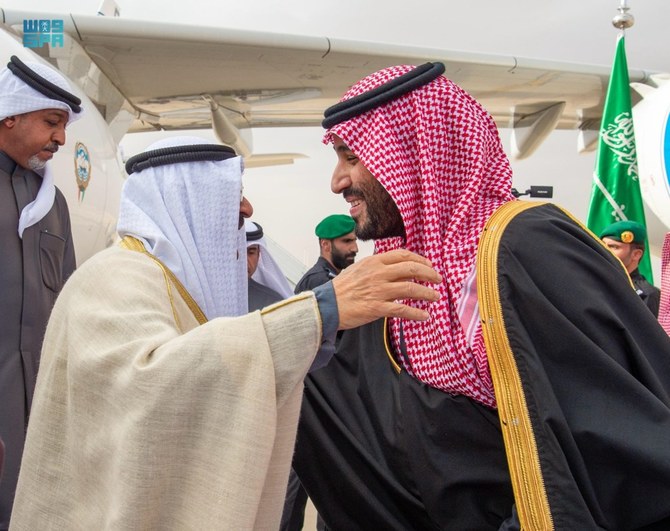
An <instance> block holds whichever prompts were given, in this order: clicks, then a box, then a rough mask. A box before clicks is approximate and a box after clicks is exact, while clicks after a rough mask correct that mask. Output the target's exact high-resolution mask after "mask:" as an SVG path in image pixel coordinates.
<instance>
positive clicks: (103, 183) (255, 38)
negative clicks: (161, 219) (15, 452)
mask: <svg viewBox="0 0 670 531" xmlns="http://www.w3.org/2000/svg"><path fill="white" fill-rule="evenodd" d="M43 20H47V21H62V26H60V25H59V24H60V23H57V24H56V27H57V29H59V28H62V36H59V40H56V41H54V40H53V33H52V34H51V36H48V35H47V36H44V35H42V36H40V35H38V37H37V38H38V41H37V42H38V44H39V39H42V40H43V41H44V42H45V43H46V44H44V45H43V46H41V47H37V48H29V47H26V46H25V45H24V44H26V43H27V44H29V45H32V44H34V43H35V41H34V39H35V38H36V37H35V35H29V33H30V32H28V33H24V23H25V21H29V22H30V21H43ZM27 29H30V27H27ZM33 29H34V28H33ZM59 31H60V30H59ZM26 36H28V37H31V38H32V39H33V41H24V39H25V38H26ZM50 39H52V40H50ZM11 55H17V56H18V57H19V58H21V59H22V60H23V61H46V62H48V63H49V64H51V65H52V66H54V67H56V68H57V69H58V70H60V71H61V73H63V74H64V75H65V76H66V77H67V78H68V79H69V80H70V81H71V83H72V85H73V90H74V92H75V93H76V94H77V95H78V96H79V97H80V98H81V99H82V101H83V105H84V106H85V108H86V111H85V115H84V117H83V118H82V119H80V120H79V121H77V122H75V123H74V124H72V125H71V126H70V127H69V128H68V131H67V143H66V145H65V146H64V147H63V148H61V150H60V151H59V153H58V154H57V155H56V156H55V157H54V159H53V161H52V163H53V164H54V166H55V168H54V170H55V175H56V179H57V185H58V186H59V188H60V189H61V190H62V191H63V193H64V194H65V196H66V198H67V199H68V204H69V206H70V212H71V216H72V223H73V230H74V238H75V246H76V252H77V257H78V261H79V262H81V261H83V260H85V259H86V258H88V257H89V256H90V255H91V254H93V253H94V252H96V251H98V250H100V249H102V248H104V247H105V246H107V245H109V244H110V243H111V242H112V241H113V240H114V238H115V223H116V213H117V210H118V201H119V193H120V189H121V185H122V183H123V180H124V178H125V171H124V169H123V164H122V162H123V161H122V160H121V156H120V155H119V150H118V145H119V142H120V140H121V139H122V138H123V136H124V135H125V134H126V133H129V132H139V131H160V130H165V131H170V130H183V129H204V128H205V129H210V128H211V129H213V131H214V132H215V134H216V136H217V138H219V140H220V141H221V142H222V143H224V144H227V145H230V146H232V147H234V148H235V149H236V151H237V152H238V153H239V154H241V155H242V156H244V157H245V163H246V165H247V167H253V166H261V165H273V164H286V163H291V162H292V161H293V160H294V159H295V158H297V157H300V156H301V155H300V154H299V153H274V154H261V153H256V152H254V150H253V144H252V136H251V132H252V130H253V129H254V128H260V127H287V126H316V125H319V124H320V122H321V120H322V117H323V110H324V109H325V108H327V107H328V106H330V105H332V104H333V103H335V102H336V101H337V100H338V98H339V97H340V96H341V95H342V94H343V93H344V92H345V91H346V90H347V88H348V87H349V86H350V85H351V84H353V83H354V82H355V81H357V80H358V79H360V78H362V77H364V76H366V75H367V74H369V73H371V72H374V71H376V70H379V69H381V68H384V67H387V66H391V65H395V64H421V63H424V62H427V61H440V62H443V63H444V64H445V66H446V73H445V75H446V76H447V77H449V78H451V79H453V80H454V81H455V82H456V83H458V84H459V85H460V86H462V87H463V88H464V89H466V90H467V91H468V92H469V93H470V94H472V95H473V96H474V97H475V98H476V99H477V100H478V101H480V102H481V103H482V104H483V105H484V107H486V108H487V110H488V111H489V112H490V113H491V114H492V116H493V117H494V119H495V121H496V123H497V124H498V126H499V127H501V128H503V127H509V128H512V141H511V146H512V148H511V151H512V156H513V157H516V158H524V157H528V156H530V155H531V154H532V153H533V151H534V150H535V149H536V148H537V147H538V146H539V145H540V144H541V142H542V141H543V140H544V139H545V138H546V137H547V135H549V134H550V133H551V132H552V131H553V130H554V129H569V130H574V131H575V134H576V136H578V139H579V142H578V145H579V149H582V150H592V149H594V148H595V146H596V141H597V138H598V131H599V128H600V121H601V114H602V105H603V101H604V98H605V92H606V90H607V85H608V80H609V74H610V68H609V67H603V66H590V65H581V64H569V63H559V62H544V61H538V60H530V59H522V58H518V57H508V56H495V55H482V54H469V53H464V52H457V51H450V50H441V49H432V48H419V47H409V46H395V45H390V44H375V43H368V42H356V41H347V40H340V39H330V38H327V37H306V36H295V35H283V34H272V33H261V32H252V31H242V30H231V29H225V28H213V27H212V28H208V27H200V26H197V27H196V26H185V25H177V24H166V23H151V22H146V21H136V20H127V19H123V18H117V17H91V16H83V15H64V14H62V13H61V14H59V13H35V12H23V11H15V10H3V9H0V64H6V63H7V62H8V61H9V58H10V56H11ZM629 74H630V79H631V82H633V84H634V85H635V87H636V89H637V90H638V91H639V92H641V93H643V94H644V96H645V97H644V99H643V100H642V102H641V103H639V104H638V105H636V107H635V109H634V119H635V130H636V136H637V146H638V152H639V159H638V160H639V166H640V175H641V183H642V187H643V197H644V199H645V202H646V204H647V206H648V207H649V208H650V209H651V210H652V211H653V212H654V214H655V215H656V216H657V217H658V218H659V219H660V220H661V222H662V224H663V225H664V227H663V229H664V230H661V231H657V232H658V234H651V233H650V240H651V242H652V248H654V247H658V246H659V245H660V242H661V241H662V238H663V234H662V233H661V232H664V231H667V230H668V228H669V227H670V183H669V175H670V122H669V116H670V83H667V84H664V81H665V80H666V79H667V76H663V75H658V73H652V72H644V71H638V70H630V72H629ZM638 99H639V98H638ZM77 176H78V177H77ZM77 178H78V179H79V180H77ZM84 186H85V187H84Z"/></svg>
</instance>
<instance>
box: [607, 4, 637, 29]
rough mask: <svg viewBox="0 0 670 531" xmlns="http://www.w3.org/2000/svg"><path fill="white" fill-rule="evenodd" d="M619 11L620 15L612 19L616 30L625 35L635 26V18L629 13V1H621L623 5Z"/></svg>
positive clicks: (620, 5)
mask: <svg viewBox="0 0 670 531" xmlns="http://www.w3.org/2000/svg"><path fill="white" fill-rule="evenodd" d="M617 9H618V10H619V14H618V15H615V16H614V18H613V19H612V25H613V26H614V27H615V28H617V29H620V30H621V33H622V34H623V33H625V31H626V30H627V29H628V28H630V27H632V26H633V24H635V17H633V15H631V14H630V13H629V12H628V11H630V7H628V0H621V3H620V4H619V7H618V8H617Z"/></svg>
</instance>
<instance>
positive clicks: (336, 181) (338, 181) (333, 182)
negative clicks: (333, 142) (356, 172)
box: [330, 162, 351, 194]
mask: <svg viewBox="0 0 670 531" xmlns="http://www.w3.org/2000/svg"><path fill="white" fill-rule="evenodd" d="M350 186H351V177H349V172H348V171H347V167H346V166H345V164H344V163H342V162H338V163H337V166H335V170H334V171H333V176H332V177H331V179H330V190H331V191H332V192H333V193H334V194H341V193H342V191H343V190H346V189H347V188H349V187H350Z"/></svg>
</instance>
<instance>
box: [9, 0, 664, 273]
mask: <svg viewBox="0 0 670 531" xmlns="http://www.w3.org/2000/svg"><path fill="white" fill-rule="evenodd" d="M99 3H100V2H98V1H97V0H76V1H70V0H5V1H3V0H0V7H4V8H10V9H21V10H37V11H47V12H54V13H63V12H73V13H84V14H91V15H93V14H95V13H96V12H97V10H98V6H99ZM118 3H119V6H120V8H121V16H122V17H124V18H139V19H146V20H152V21H163V22H174V23H183V24H200V25H210V26H223V27H230V28H240V29H249V30H256V31H272V32H279V33H295V34H303V35H315V36H329V37H339V38H346V39H353V40H359V41H378V42H390V43H396V44H409V45H417V46H428V47H435V48H445V49H453V50H463V51H469V52H480V53H486V54H502V55H514V56H518V57H531V58H536V59H546V60H552V61H567V62H573V63H586V64H594V65H605V66H610V65H611V61H612V58H613V55H614V47H615V42H616V38H617V30H616V29H615V28H614V27H613V26H612V24H611V20H612V17H613V16H614V15H615V14H616V13H617V7H618V6H619V3H620V2H619V0H563V1H558V0H509V1H500V0H460V1H459V2H453V1H450V0H412V1H411V2H407V1H406V0H403V1H400V0H387V1H386V2H379V1H378V0H341V1H339V2H323V1H318V0H281V1H279V0H244V1H242V0H236V1H234V2H231V1H225V0H224V1H220V0H219V1H216V2H215V1H205V0H188V1H187V2H181V1H176V0H171V1H166V0H160V1H159V0H118ZM628 6H629V7H630V12H631V13H632V14H633V16H634V17H635V25H634V26H633V28H631V29H630V30H628V31H627V38H626V50H627V56H628V66H629V68H631V69H640V70H651V71H664V72H670V46H669V45H668V37H667V31H668V30H667V24H668V20H670V0H629V1H628ZM501 137H502V139H503V144H504V145H505V146H506V149H508V147H509V131H506V130H501ZM320 139H321V130H320V129H317V128H307V129H299V130H296V129H292V130H289V131H286V130H281V131H277V130H260V131H257V132H255V133H254V151H255V152H258V153H263V152H284V151H287V152H301V153H305V154H306V155H308V157H309V158H308V159H305V160H300V161H297V162H296V164H294V165H291V166H281V167H275V168H262V169H250V170H248V171H247V173H246V175H245V192H246V194H247V195H248V197H249V198H250V200H251V201H252V202H253V204H254V207H255V209H256V214H255V216H254V218H255V219H257V220H258V221H259V222H260V223H261V224H262V225H263V226H264V227H266V230H267V232H268V233H269V234H270V236H271V237H272V238H273V239H275V240H277V241H278V242H279V243H280V244H282V245H283V246H285V247H286V248H287V249H288V250H289V251H291V252H292V253H293V254H294V255H295V256H296V257H297V258H298V259H300V260H302V261H303V262H305V263H306V264H311V263H312V262H313V261H314V260H315V259H316V257H317V256H318V248H317V244H316V241H315V237H314V235H313V228H314V226H315V225H316V223H317V222H318V221H319V220H320V219H321V218H322V217H324V216H325V215H327V214H330V213H334V212H337V213H346V212H347V208H346V205H345V203H344V201H343V200H342V199H341V198H339V197H337V196H335V195H333V194H332V193H330V191H329V181H330V174H331V171H332V168H333V165H334V162H335V158H334V155H333V154H332V152H331V149H330V148H328V147H325V146H323V145H322V144H321V142H320ZM148 141H149V140H147V139H138V138H135V139H133V140H132V141H130V142H124V147H125V148H126V149H127V150H129V151H131V153H128V154H129V155H132V154H134V153H135V152H136V151H138V150H140V149H143V148H144V147H145V146H146V143H147V142H148ZM576 147H577V133H576V132H572V131H568V132H565V131H560V132H554V133H552V135H551V136H550V137H549V139H548V140H547V141H545V143H544V144H543V145H542V146H541V147H540V148H539V150H538V151H537V152H536V153H535V154H534V155H533V156H532V157H530V159H528V160H524V161H517V162H515V161H512V165H513V168H514V172H515V177H514V186H515V187H516V188H517V189H520V190H525V189H526V188H527V187H528V186H529V185H531V184H537V185H544V184H548V185H553V186H554V200H555V201H556V202H557V203H559V204H561V205H563V206H566V207H567V208H568V209H570V210H571V211H572V212H573V213H574V214H575V215H576V216H577V217H578V218H579V219H582V220H584V218H585V216H586V209H587V206H588V199H589V195H590V188H591V174H592V170H593V164H594V156H593V154H582V155H579V154H577V149H576ZM363 249H364V251H363V252H364V253H365V254H367V253H369V252H370V247H369V246H364V247H363Z"/></svg>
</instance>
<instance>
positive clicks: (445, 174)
mask: <svg viewBox="0 0 670 531" xmlns="http://www.w3.org/2000/svg"><path fill="white" fill-rule="evenodd" d="M437 66H441V65H440V64H439V63H436V64H432V65H431V64H430V63H427V64H426V65H422V66H421V67H413V66H396V67H392V68H387V69H385V70H381V71H379V72H376V73H374V74H371V75H370V76H368V77H366V78H364V79H363V80H361V81H359V82H358V83H356V84H355V85H354V86H353V87H352V88H351V89H350V90H349V91H348V92H347V93H346V94H345V95H344V97H343V98H342V103H340V104H338V105H336V106H333V107H332V108H331V109H329V110H328V111H326V114H325V116H326V119H325V120H324V127H327V128H328V131H327V132H326V135H325V137H324V142H326V143H328V142H332V135H333V134H336V135H337V136H339V137H340V138H341V139H342V140H343V141H344V143H345V144H346V145H347V146H348V147H349V148H350V149H351V150H352V151H353V152H354V153H355V154H356V156H357V157H358V158H359V160H360V161H361V162H362V163H363V165H364V166H365V167H366V168H367V169H368V170H369V171H370V172H371V173H372V174H373V175H374V176H375V177H376V178H377V180H378V181H379V182H380V183H381V184H382V185H383V186H384V188H385V189H386V191H387V192H388V193H389V194H390V195H391V197H392V198H393V200H394V201H395V203H396V205H397V206H398V209H399V210H400V214H401V216H402V220H403V222H404V225H405V232H406V235H407V238H406V240H405V241H403V240H402V238H386V239H380V240H375V253H383V252H386V251H390V250H392V249H398V248H406V249H408V250H410V251H413V252H416V253H418V254H420V255H422V256H425V257H426V258H428V259H430V261H431V262H432V264H433V267H434V268H435V269H436V270H437V271H438V272H439V273H440V274H441V275H442V278H443V279H444V282H443V283H442V284H441V285H440V286H439V287H438V290H439V291H440V293H441V295H442V297H441V298H440V300H439V301H437V302H433V303H428V302H424V301H408V300H406V301H403V302H404V303H406V304H409V305H411V306H417V307H420V308H423V309H425V310H427V311H428V312H429V313H430V319H429V320H428V321H425V322H418V321H417V322H415V321H408V320H404V319H391V320H390V329H391V336H392V342H393V345H394V347H395V349H396V352H399V351H400V344H401V341H400V334H401V332H402V337H403V339H404V343H405V345H406V351H407V356H408V358H409V362H410V363H409V364H407V363H406V362H405V359H404V357H400V359H401V362H402V363H403V365H404V367H405V369H406V370H407V371H408V372H409V373H410V374H413V375H414V376H415V377H416V378H418V379H419V380H421V381H423V382H424V383H426V384H428V385H430V386H432V387H435V388H437V389H441V390H443V391H446V392H449V393H454V394H463V395H466V396H469V397H471V398H473V399H474V400H477V401H478V402H481V403H482V404H485V405H487V406H491V407H494V406H495V404H496V401H495V396H494V393H493V384H492V381H491V375H490V371H489V368H488V361H487V357H486V349H485V346H484V340H483V336H482V330H481V324H480V323H479V319H478V310H477V305H476V303H477V294H476V283H475V282H474V277H475V258H476V253H477V244H478V242H479V237H480V234H481V232H482V230H483V228H484V225H485V223H486V221H487V220H488V218H489V217H490V216H491V214H492V213H493V212H494V211H495V210H496V209H497V208H498V207H500V206H501V205H502V204H503V203H506V202H507V201H511V200H513V199H514V198H513V196H512V193H511V185H512V170H511V167H510V164H509V161H508V159H507V156H506V155H505V153H504V151H503V148H502V145H501V142H500V138H499V136H498V131H497V129H496V125H495V123H494V121H493V119H492V118H491V116H490V115H489V114H488V112H486V110H484V108H483V107H482V106H481V105H480V104H479V103H478V102H477V101H475V100H474V99H473V98H472V97H471V96H470V95H469V94H467V93H466V92H465V91H464V90H463V89H461V88H460V87H458V86H457V85H456V84H454V83H453V82H452V81H450V80H448V79H447V78H445V77H444V76H442V75H438V76H435V72H434V71H435V70H436V67H437ZM441 71H444V70H443V68H442V69H441ZM437 72H438V73H441V72H440V70H437ZM414 73H416V74H417V76H418V77H416V78H415V79H411V78H412V77H413V76H414ZM403 76H405V78H409V79H410V81H408V82H407V83H400V84H399V85H397V86H396V82H397V81H398V80H399V79H401V78H403ZM421 77H423V78H424V80H423V81H422V79H421ZM417 79H418V81H419V82H418V83H415V81H416V80H417ZM426 83H427V84H426ZM389 84H390V86H391V87H392V90H388V91H387V90H385V87H388V86H389ZM403 85H409V86H410V87H411V89H410V90H409V91H407V90H405V89H404V88H403ZM412 85H413V86H412ZM349 100H350V101H349ZM380 101H381V104H377V103H379V102H380ZM345 102H349V103H345Z"/></svg>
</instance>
